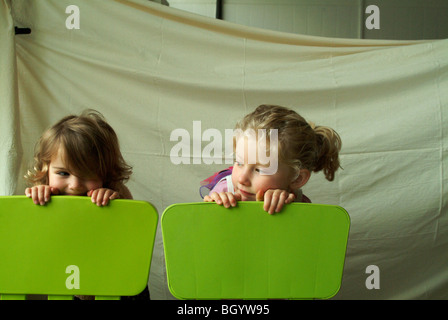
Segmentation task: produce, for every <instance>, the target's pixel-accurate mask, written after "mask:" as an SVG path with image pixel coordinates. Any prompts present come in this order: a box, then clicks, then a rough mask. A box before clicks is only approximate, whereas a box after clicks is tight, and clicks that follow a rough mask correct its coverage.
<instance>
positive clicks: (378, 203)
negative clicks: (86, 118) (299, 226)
mask: <svg viewBox="0 0 448 320" xmlns="http://www.w3.org/2000/svg"><path fill="white" fill-rule="evenodd" d="M69 5H77V6H78V7H79V9H80V29H79V30H77V29H73V30H69V29H67V28H66V26H65V21H66V19H67V17H68V16H69V15H68V14H66V13H65V9H66V7H67V6H69ZM10 7H11V3H10V0H1V1H0V10H1V11H0V32H1V38H0V39H1V44H0V46H1V54H0V63H1V65H0V68H1V69H0V71H1V72H0V79H1V85H0V96H1V99H0V108H1V110H2V117H1V119H0V125H1V126H0V130H1V131H0V132H1V137H0V147H1V149H0V157H1V158H0V165H1V167H0V178H1V182H0V193H1V194H2V195H7V194H12V193H15V194H23V191H24V188H25V185H24V181H23V179H22V176H23V174H24V172H25V170H26V168H27V166H29V164H30V162H31V159H32V151H33V146H34V143H35V142H36V140H37V138H38V136H39V135H40V134H41V133H42V131H43V130H44V129H45V128H46V127H47V126H49V125H51V124H53V123H54V122H55V121H57V120H59V119H60V118H61V117H63V116H65V115H67V114H71V113H76V114H77V113H80V112H81V111H82V110H83V109H85V108H94V109H97V110H99V111H100V112H102V113H103V114H104V115H105V117H106V118H107V120H108V121H109V123H110V124H111V125H112V126H113V127H114V128H115V130H116V131H117V133H118V135H119V138H120V142H121V148H122V151H123V154H124V156H125V158H126V160H127V161H128V162H129V163H130V164H131V165H132V166H133V167H134V174H133V176H132V178H131V180H130V182H129V183H128V186H129V188H130V189H131V191H132V193H133V195H134V198H135V199H141V200H146V201H149V202H151V203H153V204H154V205H155V206H156V208H157V209H158V211H159V213H160V214H161V213H162V212H163V210H164V209H165V208H166V207H167V206H168V205H170V204H173V203H179V202H194V201H201V199H200V197H199V193H198V188H199V181H201V180H202V179H204V178H205V177H208V176H209V175H210V174H211V173H213V172H215V171H217V170H219V169H221V168H224V167H226V165H225V164H222V165H219V164H214V165H206V164H204V163H202V164H194V165H193V164H190V165H187V164H184V165H174V164H173V163H172V162H171V161H170V157H169V155H170V150H171V148H172V147H173V146H174V145H175V144H176V143H177V142H173V141H170V133H171V132H172V131H173V130H175V129H178V128H184V129H186V130H188V131H189V132H190V134H192V133H193V128H192V124H193V121H195V120H199V121H201V125H202V131H204V130H206V129H208V128H216V129H218V130H220V131H221V132H222V134H224V130H225V129H231V128H233V126H234V124H235V122H236V121H237V120H238V119H240V118H241V117H242V116H243V115H245V114H246V113H248V112H250V111H252V110H253V109H254V108H255V107H256V106H257V105H259V104H261V103H274V104H280V105H284V106H288V107H291V108H294V109H295V110H296V111H298V112H299V113H300V114H302V115H303V116H305V117H306V118H307V119H309V120H312V121H314V122H315V123H317V124H322V125H328V126H331V127H333V128H334V129H336V130H337V131H338V132H339V133H340V135H341V137H342V141H343V149H342V155H341V159H342V166H343V167H344V170H343V171H340V172H339V173H338V174H337V176H336V179H335V181H334V182H332V183H329V182H327V181H326V180H325V179H324V177H323V175H322V174H316V175H313V176H312V178H311V180H310V182H309V183H308V184H307V185H306V186H305V188H304V192H305V194H306V195H308V196H309V197H310V198H311V199H312V201H313V202H315V203H328V204H337V205H340V206H342V207H344V208H345V209H346V210H347V211H348V212H349V214H350V216H351V221H352V226H351V230H350V237H349V243H348V250H347V258H346V264H345V270H344V277H343V282H342V286H341V290H340V292H339V293H338V295H336V297H335V299H428V298H432V299H446V298H448V268H447V267H448V233H447V232H448V216H447V187H446V185H447V172H448V170H447V169H448V168H447V164H448V162H447V142H446V141H447V140H446V139H447V133H448V125H447V123H448V121H447V114H448V90H447V89H448V73H447V64H448V40H438V41H422V42H410V41H407V42H399V41H367V40H347V39H328V38H318V37H307V36H300V35H292V34H284V33H277V32H270V31H266V30H259V29H253V28H248V27H243V26H239V25H233V24H231V23H227V22H223V21H217V20H214V19H209V18H205V17H200V16H196V15H192V14H188V13H186V12H181V11H178V10H175V9H172V8H167V7H163V6H161V5H158V4H154V3H150V2H148V1H143V0H116V1H112V0H95V1H88V0H45V1H42V0H39V1H37V0H14V1H13V3H12V9H11V10H10ZM14 25H16V26H20V27H29V28H31V29H32V34H31V35H18V36H14V32H13V26H14ZM14 56H16V58H17V68H16V65H15V61H14ZM17 93H18V94H17ZM207 144H208V143H207V142H204V143H203V146H204V145H207ZM369 265H376V266H378V267H379V269H380V289H372V290H369V289H367V288H366V285H365V281H366V279H367V277H368V274H366V268H367V267H368V266H369ZM149 284H150V292H151V297H152V298H153V299H169V298H171V295H170V294H169V291H168V289H167V286H166V273H165V266H164V257H163V244H162V240H161V234H160V232H159V234H158V236H157V241H156V246H155V252H154V257H153V262H152V266H151V274H150V283H149Z"/></svg>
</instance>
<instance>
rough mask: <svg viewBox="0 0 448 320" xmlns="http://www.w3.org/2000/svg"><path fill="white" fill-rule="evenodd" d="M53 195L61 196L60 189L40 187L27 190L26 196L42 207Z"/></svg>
mask: <svg viewBox="0 0 448 320" xmlns="http://www.w3.org/2000/svg"><path fill="white" fill-rule="evenodd" d="M52 194H59V189H57V188H53V187H50V186H46V185H39V186H34V187H31V188H26V189H25V195H26V196H27V197H28V198H31V199H33V202H34V203H35V204H40V205H41V206H43V205H44V204H45V203H47V202H48V201H50V196H51V195H52Z"/></svg>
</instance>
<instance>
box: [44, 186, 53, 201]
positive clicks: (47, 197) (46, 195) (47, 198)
mask: <svg viewBox="0 0 448 320" xmlns="http://www.w3.org/2000/svg"><path fill="white" fill-rule="evenodd" d="M50 195H51V188H50V187H48V188H45V189H44V200H45V202H48V201H50Z"/></svg>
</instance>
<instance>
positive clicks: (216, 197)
mask: <svg viewBox="0 0 448 320" xmlns="http://www.w3.org/2000/svg"><path fill="white" fill-rule="evenodd" d="M240 200H241V195H240V194H238V193H237V194H233V193H231V192H220V193H217V192H212V193H211V194H210V195H208V196H205V197H204V202H216V203H217V204H219V205H223V206H224V207H225V208H230V207H235V206H236V202H237V201H240Z"/></svg>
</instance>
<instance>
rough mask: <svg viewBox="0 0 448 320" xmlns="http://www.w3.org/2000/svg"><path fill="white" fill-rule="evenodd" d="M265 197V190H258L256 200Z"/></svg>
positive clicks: (261, 199)
mask: <svg viewBox="0 0 448 320" xmlns="http://www.w3.org/2000/svg"><path fill="white" fill-rule="evenodd" d="M263 198H264V192H263V190H258V191H257V194H256V195H255V200H256V201H263Z"/></svg>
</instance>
